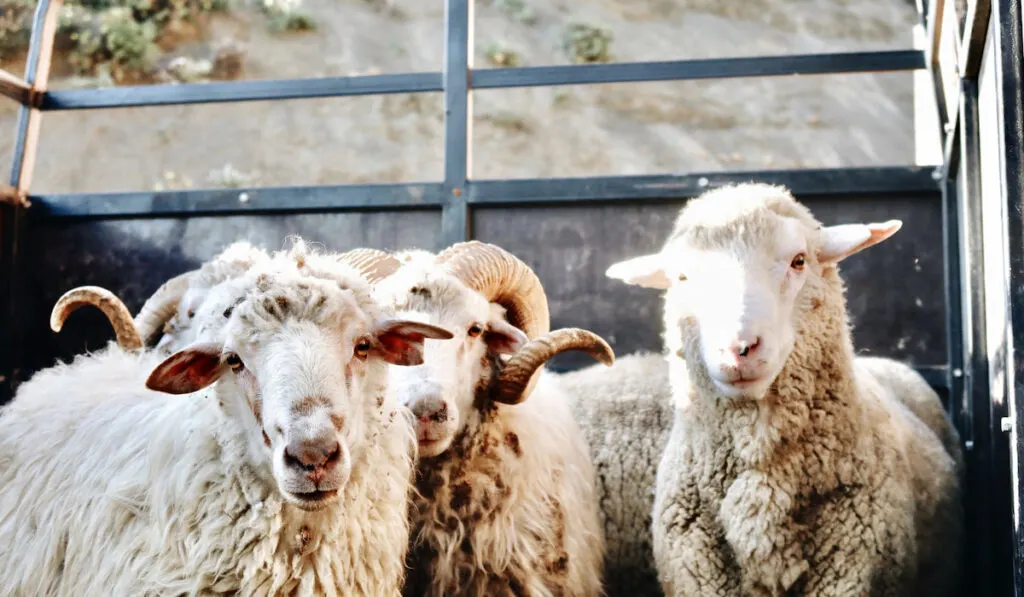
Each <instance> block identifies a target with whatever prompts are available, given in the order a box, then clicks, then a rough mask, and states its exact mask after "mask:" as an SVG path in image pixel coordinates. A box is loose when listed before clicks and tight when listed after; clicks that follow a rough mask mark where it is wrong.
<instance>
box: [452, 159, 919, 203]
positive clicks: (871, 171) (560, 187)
mask: <svg viewBox="0 0 1024 597" xmlns="http://www.w3.org/2000/svg"><path fill="white" fill-rule="evenodd" d="M935 169H936V168H935V167H921V166H905V167H887V168H836V169H820V170H762V171H748V172H709V173H703V174H684V175H675V176H670V175H664V176H609V177H601V178H548V179H526V180H474V181H473V183H472V184H471V185H470V197H469V201H470V203H471V204H473V205H482V204H493V205H500V204H534V203H566V202H570V203H571V202H593V201H627V200H636V201H643V200H650V199H677V198H686V197H693V196H696V195H699V194H700V193H702V192H704V191H706V190H708V189H710V188H714V187H719V186H723V185H727V184H732V183H737V182H749V181H762V182H767V183H770V184H781V185H785V186H787V187H789V188H790V190H792V191H793V192H794V193H796V194H797V195H865V196H866V195H872V194H879V193H894V194H895V193H904V194H906V193H935V192H936V191H938V190H939V185H938V183H937V182H936V180H935V179H934V177H933V173H934V172H935Z"/></svg>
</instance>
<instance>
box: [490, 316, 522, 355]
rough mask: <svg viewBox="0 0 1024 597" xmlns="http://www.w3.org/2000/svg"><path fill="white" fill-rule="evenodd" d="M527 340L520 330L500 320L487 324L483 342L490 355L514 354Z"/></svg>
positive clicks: (496, 319)
mask: <svg viewBox="0 0 1024 597" xmlns="http://www.w3.org/2000/svg"><path fill="white" fill-rule="evenodd" d="M529 340H530V339H529V338H527V337H526V334H525V333H523V331H522V330H521V329H519V328H517V327H516V326H514V325H512V324H511V323H509V322H507V321H505V320H504V319H502V318H494V319H492V320H491V321H489V322H487V331H486V332H484V342H486V343H487V351H488V352H490V353H491V354H514V353H516V352H519V349H520V348H522V347H523V345H524V344H526V343H527V342H529Z"/></svg>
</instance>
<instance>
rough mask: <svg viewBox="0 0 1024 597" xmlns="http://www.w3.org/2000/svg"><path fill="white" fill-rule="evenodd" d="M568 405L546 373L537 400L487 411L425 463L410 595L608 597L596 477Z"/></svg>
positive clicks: (415, 510) (416, 506) (415, 511)
mask: <svg viewBox="0 0 1024 597" xmlns="http://www.w3.org/2000/svg"><path fill="white" fill-rule="evenodd" d="M567 403H568V399H567V397H566V396H565V395H564V394H562V393H561V392H560V391H559V390H558V388H557V386H556V382H555V380H554V379H552V378H551V376H550V374H548V373H547V372H542V373H541V377H540V379H539V380H538V383H537V385H536V387H535V389H534V392H533V394H532V395H531V396H530V398H529V400H527V401H526V402H524V403H522V404H519V405H516V406H505V405H500V404H493V403H490V402H488V403H487V406H485V407H482V408H481V409H480V410H478V411H474V413H472V415H471V418H470V421H469V422H468V423H467V425H466V426H465V428H464V429H463V430H462V431H461V432H460V433H459V435H458V436H457V437H456V438H455V440H454V442H453V444H452V446H451V447H450V448H449V449H448V451H446V452H445V453H444V454H441V455H440V456H438V457H435V458H424V459H420V461H419V463H418V467H417V472H416V479H417V480H416V488H417V493H418V495H416V497H414V499H413V506H412V514H411V517H412V525H413V526H412V528H413V546H412V548H411V549H410V565H411V571H410V575H409V581H408V583H407V585H406V589H405V595H407V596H410V597H411V596H414V595H415V596H417V597H419V596H438V597H440V596H445V595H460V596H466V597H487V596H492V595H508V596H512V595H524V596H530V597H555V596H563V597H584V596H587V597H594V596H596V595H599V594H600V592H601V560H602V557H601V556H602V553H603V547H604V546H603V539H602V537H601V533H600V527H599V525H598V514H597V508H596V503H595V501H594V500H593V499H592V496H593V494H594V484H593V479H594V471H593V468H592V466H591V464H590V461H589V457H588V454H587V447H586V445H585V444H584V443H583V441H582V438H581V436H580V434H579V432H578V430H577V429H575V425H574V424H573V423H572V415H571V414H570V412H569V410H568V405H567Z"/></svg>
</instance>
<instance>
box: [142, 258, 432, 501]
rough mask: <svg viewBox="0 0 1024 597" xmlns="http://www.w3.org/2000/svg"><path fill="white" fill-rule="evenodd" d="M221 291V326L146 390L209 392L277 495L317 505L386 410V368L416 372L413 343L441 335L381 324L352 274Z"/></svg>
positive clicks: (385, 319) (281, 279) (245, 280)
mask: <svg viewBox="0 0 1024 597" xmlns="http://www.w3.org/2000/svg"><path fill="white" fill-rule="evenodd" d="M226 284H228V285H230V286H232V287H233V288H234V290H235V291H237V295H236V298H235V299H234V300H233V301H232V304H231V306H230V308H228V309H226V310H225V311H224V312H223V313H221V314H220V315H221V317H223V318H225V319H226V322H225V323H223V324H222V325H220V326H219V327H217V328H215V329H211V330H210V331H209V332H208V333H207V334H205V335H204V337H202V338H198V339H196V340H195V341H194V342H193V343H191V344H190V345H189V346H187V347H185V348H182V349H181V350H179V351H177V352H175V353H174V354H172V355H170V356H169V357H167V358H166V359H165V360H164V361H163V362H162V363H160V364H159V365H158V366H156V367H155V368H154V369H153V371H152V372H151V373H150V375H149V377H148V379H147V381H146V385H147V387H148V388H150V389H152V390H155V391H159V392H165V393H169V394H188V393H192V392H197V391H199V390H202V389H204V388H207V387H210V386H212V387H213V392H215V394H216V397H217V399H218V400H219V401H220V403H221V404H223V405H224V408H225V410H226V411H227V412H229V413H230V414H232V415H234V416H236V417H238V418H240V419H241V420H242V422H243V424H244V425H246V427H247V428H248V429H249V430H250V440H251V441H250V445H251V446H252V449H254V450H256V451H257V454H258V455H260V454H261V455H262V457H263V458H265V460H266V461H267V462H268V465H269V468H270V471H271V472H272V474H273V477H274V479H275V481H276V484H277V486H278V489H279V490H280V492H281V494H282V495H283V496H284V498H285V499H286V500H287V501H288V502H290V503H292V504H294V505H296V506H298V507H300V508H302V509H306V510H318V509H320V508H323V507H325V506H326V505H328V504H330V503H332V502H334V501H335V500H337V497H338V494H339V492H340V491H341V490H342V489H343V488H344V486H345V484H346V482H347V481H348V479H349V477H350V475H351V472H352V465H353V462H357V461H358V460H359V457H360V455H361V452H362V451H363V450H365V449H366V446H367V445H368V442H370V441H372V440H371V437H370V435H371V433H372V431H373V427H374V426H375V425H379V424H380V421H382V420H384V419H386V418H387V415H386V413H384V412H383V410H382V409H387V408H393V407H394V406H395V405H394V404H391V401H390V400H389V399H388V394H387V392H388V387H387V384H388V365H389V364H390V365H399V366H403V365H417V364H420V363H422V361H423V347H424V341H425V339H427V338H431V339H435V340H444V339H450V338H452V334H451V333H450V332H448V331H446V330H444V329H442V328H439V327H437V326H433V325H429V324H425V323H421V322H416V321H407V320H401V319H395V318H392V317H389V316H386V315H384V311H382V310H380V309H379V308H377V307H376V305H375V304H374V303H372V302H367V301H366V300H364V298H363V296H369V286H368V284H367V283H366V281H365V280H362V279H359V278H358V277H357V276H353V279H352V280H349V281H348V284H346V285H342V284H340V283H339V282H338V281H336V280H326V279H322V278H318V277H315V276H309V275H306V274H303V273H301V272H298V271H296V270H295V269H294V268H278V269H273V268H270V267H266V268H255V269H254V270H252V271H250V272H249V273H246V274H245V275H244V276H242V277H240V278H239V279H237V280H234V281H230V282H228V283H226ZM375 421H377V423H375Z"/></svg>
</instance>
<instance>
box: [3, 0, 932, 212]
mask: <svg viewBox="0 0 1024 597" xmlns="http://www.w3.org/2000/svg"><path fill="white" fill-rule="evenodd" d="M521 6H525V7H526V9H527V10H529V11H530V12H531V13H532V15H530V16H529V17H530V18H527V16H526V13H525V12H524V11H523V10H522V9H521V8H520V7H521ZM305 7H306V10H307V11H308V12H309V13H310V14H311V15H312V16H313V17H314V18H315V19H316V22H317V29H316V30H315V31H313V32H305V33H288V34H272V33H270V32H269V31H268V30H267V29H266V27H265V26H264V23H263V21H262V20H260V19H259V18H258V17H257V16H256V15H255V14H254V13H248V12H245V11H242V12H235V13H233V14H231V15H221V16H216V17H214V18H213V19H212V20H211V21H210V22H209V23H208V24H206V25H204V26H203V27H202V28H201V31H200V36H199V39H198V40H197V41H195V42H191V43H188V44H183V45H180V46H178V48H177V49H176V52H179V53H182V54H188V53H190V52H192V53H194V52H201V51H202V50H203V48H204V47H209V46H210V45H212V44H217V43H222V42H224V41H225V40H232V41H234V42H235V43H237V44H239V45H240V46H241V47H242V48H243V49H244V59H243V66H242V68H243V71H242V75H241V77H240V78H243V79H267V78H287V77H321V76H339V75H351V74H357V73H376V72H382V73H396V72H422V71H439V70H441V66H442V60H443V32H444V23H443V16H444V14H443V10H444V7H443V2H442V1H441V0H307V1H306V4H305ZM915 20H916V15H915V13H914V7H913V4H912V3H910V2H907V1H906V0H576V1H575V2H569V1H567V0H544V1H543V2H542V1H541V0H525V4H524V3H523V2H517V1H513V0H477V2H476V32H475V35H476V44H475V46H476V47H475V57H474V60H475V65H476V66H477V67H486V66H489V64H488V59H487V54H488V50H489V49H490V48H495V47H497V48H501V49H505V50H509V51H511V52H514V53H515V54H516V55H517V56H518V57H519V60H520V64H521V65H524V66H535V65H547V64H566V63H568V62H569V59H568V58H567V56H566V53H565V52H564V50H563V48H562V43H561V39H562V32H563V31H564V30H565V27H566V26H567V25H568V24H570V23H573V22H582V23H587V24H591V25H600V26H604V27H607V28H608V29H609V30H610V31H611V32H612V34H613V36H614V37H613V40H612V43H611V54H612V59H613V60H614V61H634V60H667V59H683V58H709V57H729V56H750V55H774V54H786V53H815V52H834V51H855V50H878V49H905V48H909V47H910V46H911V26H912V25H913V23H914V22H915ZM5 66H6V67H7V68H9V69H11V70H12V71H20V70H21V67H20V65H17V64H11V65H5ZM77 84H80V81H79V80H76V79H75V78H72V77H66V76H56V77H54V79H53V80H52V85H53V86H54V87H70V86H73V85H77ZM912 100H913V97H912V80H911V75H910V74H909V73H896V74H858V75H837V76H814V77H783V78H749V79H742V80H732V81H715V80H706V81H692V82H674V83H646V84H612V85H595V86H580V87H565V88H533V89H518V90H498V91H483V92H477V93H475V94H474V99H473V103H474V110H475V118H474V126H473V153H472V157H473V160H472V163H473V166H472V175H473V176H474V177H476V178H523V177H551V176H590V175H611V174H655V173H683V172H696V171H716V170H749V169H768V168H791V167H838V166H868V165H891V164H910V163H912V162H913V158H914V147H913V130H912V127H913V111H912ZM16 114H17V113H16V110H15V109H14V107H13V106H12V105H11V102H4V103H2V104H0V157H2V159H3V160H4V161H3V163H7V164H9V163H10V157H11V148H12V145H13V141H14V135H13V133H14V127H15V122H16ZM442 148H443V106H442V98H441V96H440V94H425V95H394V96H383V97H363V98H340V99H326V100H304V101H288V102H273V103H272V102H254V103H245V104H221V105H211V106H189V107H159V108H139V109H129V110H98V111H89V112H78V113H53V114H47V115H46V117H45V118H44V121H43V133H42V142H41V144H40V154H39V160H38V166H37V171H36V175H35V182H34V185H33V189H32V190H33V192H35V193H50V192H102V191H130V190H149V189H153V188H154V185H158V184H159V185H163V186H164V187H174V186H178V185H188V186H191V187H194V188H198V187H211V186H223V185H228V184H234V185H238V184H242V185H246V184H253V185H287V184H334V183H353V182H395V181H431V180H439V179H440V178H441V176H442V168H443V166H442V164H443V149H442Z"/></svg>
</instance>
